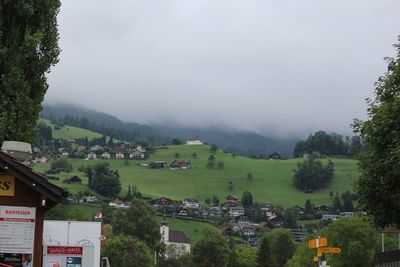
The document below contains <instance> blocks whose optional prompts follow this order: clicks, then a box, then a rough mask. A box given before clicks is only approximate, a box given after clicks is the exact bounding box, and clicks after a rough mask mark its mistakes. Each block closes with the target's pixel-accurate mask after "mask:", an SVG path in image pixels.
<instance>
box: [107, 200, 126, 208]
mask: <svg viewBox="0 0 400 267" xmlns="http://www.w3.org/2000/svg"><path fill="white" fill-rule="evenodd" d="M108 206H110V207H114V208H129V203H126V202H124V201H122V200H119V199H118V198H116V199H114V200H112V201H110V203H108Z"/></svg>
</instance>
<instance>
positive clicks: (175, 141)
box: [171, 137, 182, 146]
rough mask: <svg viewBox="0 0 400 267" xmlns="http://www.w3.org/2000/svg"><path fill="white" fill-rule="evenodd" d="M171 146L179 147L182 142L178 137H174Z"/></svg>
mask: <svg viewBox="0 0 400 267" xmlns="http://www.w3.org/2000/svg"><path fill="white" fill-rule="evenodd" d="M171 144H172V145H174V146H176V145H181V144H182V141H181V139H179V138H178V137H175V138H174V139H172V141H171Z"/></svg>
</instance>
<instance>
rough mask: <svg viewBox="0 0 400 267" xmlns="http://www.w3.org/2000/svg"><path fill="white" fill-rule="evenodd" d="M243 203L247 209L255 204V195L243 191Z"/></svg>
mask: <svg viewBox="0 0 400 267" xmlns="http://www.w3.org/2000/svg"><path fill="white" fill-rule="evenodd" d="M242 205H243V207H244V208H246V209H247V208H249V207H251V206H252V205H253V195H252V194H251V193H250V192H249V191H244V192H243V195H242Z"/></svg>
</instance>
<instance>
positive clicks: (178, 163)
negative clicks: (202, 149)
mask: <svg viewBox="0 0 400 267" xmlns="http://www.w3.org/2000/svg"><path fill="white" fill-rule="evenodd" d="M169 168H170V169H172V170H186V169H190V168H192V164H191V163H190V161H186V160H174V161H173V162H172V163H171V164H170V165H169Z"/></svg>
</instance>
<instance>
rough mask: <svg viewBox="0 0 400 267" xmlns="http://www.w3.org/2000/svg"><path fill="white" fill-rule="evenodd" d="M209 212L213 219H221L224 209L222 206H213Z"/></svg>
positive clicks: (210, 217)
mask: <svg viewBox="0 0 400 267" xmlns="http://www.w3.org/2000/svg"><path fill="white" fill-rule="evenodd" d="M207 212H208V218H209V219H211V220H219V219H221V218H222V209H221V208H220V207H211V208H209V209H208V210H207Z"/></svg>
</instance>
